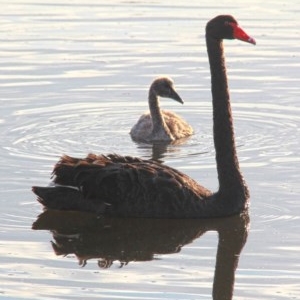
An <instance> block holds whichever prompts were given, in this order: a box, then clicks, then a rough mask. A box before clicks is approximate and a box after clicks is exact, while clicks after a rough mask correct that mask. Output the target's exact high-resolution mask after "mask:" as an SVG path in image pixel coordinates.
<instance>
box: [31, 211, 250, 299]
mask: <svg viewBox="0 0 300 300" xmlns="http://www.w3.org/2000/svg"><path fill="white" fill-rule="evenodd" d="M32 228H33V229H35V230H50V231H51V233H52V235H53V241H52V242H51V243H52V247H53V250H54V252H55V254H56V255H68V254H75V255H76V257H77V258H78V260H79V263H80V265H81V266H85V265H86V263H87V261H88V260H90V259H98V265H99V267H100V268H109V267H110V266H111V265H112V264H113V263H114V262H119V263H120V264H121V267H122V266H124V265H127V264H128V263H130V262H133V261H135V262H136V261H138V262H142V261H143V262H145V261H151V260H153V259H155V258H157V256H160V255H164V254H171V253H178V252H180V251H181V248H182V247H183V246H185V245H187V244H190V243H192V242H193V241H194V240H195V239H197V238H199V237H201V236H202V235H203V234H204V233H205V232H207V231H217V233H218V249H217V255H216V265H215V274H214V282H213V299H232V295H233V289H234V281H235V270H236V268H237V265H238V260H239V256H240V253H241V251H242V249H243V247H244V245H245V243H246V240H247V236H248V229H249V215H248V212H244V213H243V214H241V215H236V216H232V217H226V218H215V219H143V218H140V219H139V218H109V217H103V216H101V217H99V216H96V215H94V214H90V213H85V212H70V211H68V212H63V211H55V210H46V211H44V212H43V213H42V214H41V215H39V216H38V218H37V220H36V221H35V222H34V223H33V225H32ZM199 267H200V266H199Z"/></svg>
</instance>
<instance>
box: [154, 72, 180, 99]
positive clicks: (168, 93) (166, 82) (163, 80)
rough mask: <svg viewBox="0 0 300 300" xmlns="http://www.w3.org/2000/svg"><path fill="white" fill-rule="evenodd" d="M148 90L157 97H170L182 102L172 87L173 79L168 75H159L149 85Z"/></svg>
mask: <svg viewBox="0 0 300 300" xmlns="http://www.w3.org/2000/svg"><path fill="white" fill-rule="evenodd" d="M149 92H150V93H153V94H155V95H156V96H159V97H164V98H171V99H174V100H176V101H178V102H179V103H182V104H183V103H184V102H183V100H182V99H181V97H180V96H179V95H178V94H177V92H176V90H175V88H174V83H173V80H172V79H171V78H168V77H160V78H157V79H155V80H154V81H153V83H152V84H151V86H150V90H149Z"/></svg>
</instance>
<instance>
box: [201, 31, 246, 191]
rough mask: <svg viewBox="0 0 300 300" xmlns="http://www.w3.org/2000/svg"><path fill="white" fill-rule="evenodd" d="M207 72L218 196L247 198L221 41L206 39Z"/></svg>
mask: <svg viewBox="0 0 300 300" xmlns="http://www.w3.org/2000/svg"><path fill="white" fill-rule="evenodd" d="M206 43H207V51H208V57H209V64H210V72H211V91H212V98H213V100H212V102H213V134H214V143H215V149H216V163H217V171H218V178H219V192H220V193H221V194H228V195H232V196H233V195H236V194H239V195H240V193H242V194H244V195H245V196H247V195H248V190H247V187H246V185H245V183H244V180H243V176H242V174H241V172H240V169H239V162H238V158H237V154H236V148H235V139H234V130H233V121H232V113H231V105H230V97H229V91H228V83H227V75H226V66H225V59H224V51H223V42H222V40H216V39H213V38H210V37H206Z"/></svg>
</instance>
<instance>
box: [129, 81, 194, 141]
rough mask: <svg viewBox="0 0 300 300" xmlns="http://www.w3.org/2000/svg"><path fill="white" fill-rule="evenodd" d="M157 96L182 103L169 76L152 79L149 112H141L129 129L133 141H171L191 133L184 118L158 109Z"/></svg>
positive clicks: (190, 128) (191, 130) (191, 129)
mask: <svg viewBox="0 0 300 300" xmlns="http://www.w3.org/2000/svg"><path fill="white" fill-rule="evenodd" d="M159 97H165V98H171V99H173V100H176V101H178V102H179V103H181V104H183V100H182V99H181V98H180V96H179V95H178V93H177V92H176V90H175V88H174V84H173V81H172V80H171V79H170V78H167V77H160V78H157V79H156V80H154V81H153V83H152V84H151V86H150V89H149V95H148V104H149V110H150V113H145V114H143V115H142V116H141V117H140V118H139V120H138V121H137V123H136V124H135V125H134V126H133V127H132V129H131V130H130V135H131V138H132V139H133V140H134V141H136V142H146V143H149V142H150V143H151V142H163V143H171V142H173V141H175V140H178V139H182V138H185V137H188V136H190V135H192V134H193V128H192V127H191V126H190V125H189V124H188V123H187V122H186V121H185V120H184V119H182V118H181V117H180V116H178V115H177V114H175V113H173V112H171V111H166V110H161V109H160V107H159Z"/></svg>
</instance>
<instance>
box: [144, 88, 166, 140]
mask: <svg viewBox="0 0 300 300" xmlns="http://www.w3.org/2000/svg"><path fill="white" fill-rule="evenodd" d="M148 100H149V109H150V114H151V118H152V125H153V129H152V135H153V136H154V137H157V139H162V140H164V139H166V137H170V136H171V133H170V130H169V128H168V126H167V124H166V122H165V120H164V117H163V115H162V112H161V110H160V107H159V98H158V96H157V95H156V93H154V92H153V91H152V90H151V89H150V91H149V97H148Z"/></svg>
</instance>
